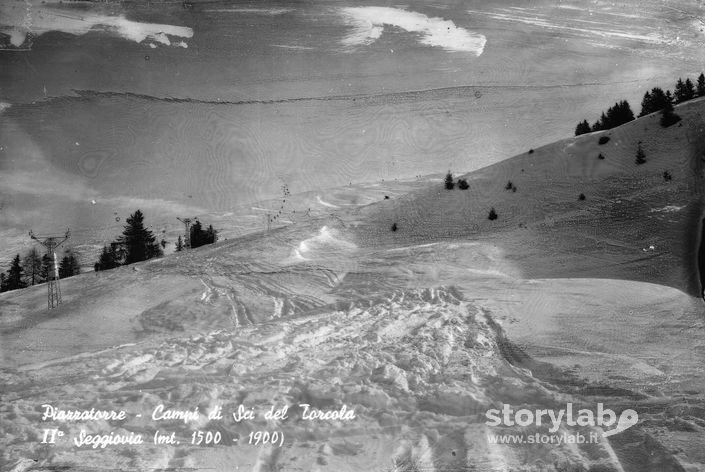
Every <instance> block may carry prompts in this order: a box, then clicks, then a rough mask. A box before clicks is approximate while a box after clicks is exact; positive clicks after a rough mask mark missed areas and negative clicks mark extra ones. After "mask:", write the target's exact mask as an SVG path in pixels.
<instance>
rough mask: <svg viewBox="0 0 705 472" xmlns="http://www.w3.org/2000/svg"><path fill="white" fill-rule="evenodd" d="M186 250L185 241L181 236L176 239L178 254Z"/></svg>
mask: <svg viewBox="0 0 705 472" xmlns="http://www.w3.org/2000/svg"><path fill="white" fill-rule="evenodd" d="M183 250H184V241H183V240H182V239H181V235H179V237H178V238H176V252H181V251H183Z"/></svg>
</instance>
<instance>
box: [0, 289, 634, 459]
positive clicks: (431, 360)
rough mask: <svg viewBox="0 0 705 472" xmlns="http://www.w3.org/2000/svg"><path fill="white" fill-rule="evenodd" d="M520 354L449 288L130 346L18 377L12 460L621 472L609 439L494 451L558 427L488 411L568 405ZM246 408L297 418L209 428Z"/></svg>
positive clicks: (7, 418) (10, 375)
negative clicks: (199, 441) (512, 420)
mask: <svg viewBox="0 0 705 472" xmlns="http://www.w3.org/2000/svg"><path fill="white" fill-rule="evenodd" d="M507 343H508V341H507V340H506V338H505V337H504V335H503V334H502V331H501V328H500V327H499V325H497V324H496V323H495V322H494V321H493V320H492V319H491V318H490V316H489V313H487V312H485V311H484V310H481V309H478V308H477V307H476V306H475V305H473V304H471V303H468V302H467V301H464V300H463V297H462V295H461V294H460V293H459V292H458V291H457V290H456V289H453V288H447V287H438V288H428V289H408V290H400V291H394V292H392V293H389V294H387V295H386V296H380V297H378V298H377V299H375V300H358V301H355V302H353V303H351V304H350V305H349V306H347V307H345V308H340V307H337V308H335V307H331V309H329V310H323V311H320V312H319V313H317V314H313V315H311V316H307V317H299V318H293V319H288V320H277V321H273V322H270V323H264V324H258V325H252V326H241V327H239V328H238V329H236V330H217V331H212V332H208V333H203V334H198V335H194V336H189V337H183V338H179V337H176V338H171V339H168V340H166V341H163V342H153V343H151V344H149V343H148V344H147V345H140V346H129V347H123V348H118V349H117V350H115V351H112V352H111V353H97V354H95V355H93V356H83V357H79V358H74V359H70V360H66V361H63V362H59V363H54V364H52V365H44V366H41V365H40V366H34V367H26V368H24V369H23V371H21V372H18V371H14V372H13V371H8V370H5V371H3V372H2V382H3V385H4V392H5V393H4V395H3V400H4V401H3V403H2V406H0V420H1V421H0V423H1V424H3V430H4V434H3V435H2V438H1V439H0V446H1V449H2V451H3V452H2V460H3V461H4V463H5V464H15V465H17V467H22V466H23V465H22V464H25V463H26V461H27V460H28V459H33V458H40V459H39V462H38V463H36V465H35V469H34V470H48V469H51V468H55V467H63V468H74V467H82V468H86V467H88V468H91V467H93V468H101V467H106V466H110V467H116V468H126V469H143V470H144V469H152V468H190V467H198V468H213V469H214V470H237V469H238V468H239V470H274V469H277V468H281V469H283V470H320V471H326V470H330V471H359V470H438V471H441V470H470V469H472V470H482V471H485V470H487V471H489V470H506V468H507V467H509V470H518V469H516V468H514V467H519V466H520V465H522V464H526V463H527V458H528V460H529V463H531V461H532V460H534V459H531V457H534V458H539V457H542V458H544V459H545V458H546V457H550V458H551V459H552V462H551V463H550V464H549V463H546V462H540V464H541V465H542V467H543V468H542V469H541V470H546V471H552V470H566V469H565V468H564V467H565V466H567V465H569V464H575V463H581V464H584V465H585V466H586V467H588V468H589V467H591V466H595V467H601V468H600V470H605V471H619V470H622V469H621V468H620V466H619V461H618V459H617V457H616V456H615V452H614V450H613V448H612V446H611V445H610V443H609V442H608V441H607V440H603V441H601V442H600V443H598V444H591V445H589V447H587V446H583V445H575V444H564V445H561V446H556V445H537V446H536V447H535V448H529V449H527V448H526V445H523V446H522V447H518V446H517V445H502V444H492V443H491V442H490V437H491V436H492V435H494V434H507V433H511V432H519V433H527V432H529V433H533V432H542V433H543V432H545V431H544V429H545V428H544V429H541V428H539V427H533V429H532V428H529V429H528V430H527V429H526V428H524V429H521V428H517V427H497V428H495V427H490V426H488V425H487V424H486V418H485V415H484V414H485V412H486V410H487V409H488V408H493V407H497V408H501V404H502V403H509V404H512V405H529V406H532V407H539V406H541V407H547V408H550V407H558V405H560V404H561V403H562V402H565V401H566V396H564V395H558V394H556V393H553V392H552V391H551V390H550V389H548V388H547V386H546V385H544V384H542V382H540V381H539V380H537V379H535V378H534V377H532V375H531V373H530V372H529V371H528V370H526V369H524V368H521V367H516V366H514V365H512V363H510V362H508V361H507V359H506V358H505V356H504V354H503V352H504V351H506V348H507ZM69 378H70V379H71V381H70V382H66V379H69ZM47 386H51V387H50V388H48V387H47ZM573 401H576V402H580V400H579V399H577V400H573ZM43 404H50V405H52V406H54V407H55V408H61V409H64V410H90V409H91V408H95V409H96V410H98V409H100V410H107V409H110V410H124V411H126V412H127V419H125V420H122V421H113V420H100V421H56V420H54V421H52V420H49V421H44V422H43V421H42V420H41V417H42V415H43V414H44V412H45V410H44V408H43V407H41V408H40V405H43ZM160 404H164V405H165V406H164V408H169V409H174V410H176V409H180V410H191V411H192V410H193V409H194V408H196V407H198V410H199V412H201V413H203V414H199V415H197V417H194V418H191V419H188V420H184V419H170V420H168V421H162V422H160V423H159V424H155V422H154V421H153V420H152V419H151V418H150V415H151V414H152V412H153V411H154V409H155V408H157V407H158V406H159V405H160ZM239 405H244V406H245V408H262V409H267V408H268V407H269V406H270V405H277V408H281V407H282V406H284V405H286V406H287V407H288V411H289V414H288V417H287V419H285V420H276V419H270V420H264V419H262V418H261V417H258V418H257V419H256V420H253V421H252V422H249V423H248V422H240V423H237V422H235V421H233V420H232V419H228V417H227V416H226V418H225V419H223V420H209V419H208V418H207V417H206V414H205V412H208V411H211V410H212V409H213V408H214V407H216V406H221V407H222V408H223V410H224V411H226V412H234V411H236V410H237V409H238V406H239ZM300 405H308V408H309V409H310V411H308V412H307V411H306V410H304V409H303V407H301V406H300ZM313 410H320V411H343V410H345V411H347V412H348V414H350V413H349V412H351V411H352V412H353V416H354V418H347V419H319V420H311V419H310V412H311V411H313ZM137 414H141V415H142V417H137ZM307 415H308V417H307ZM37 425H45V426H46V427H61V428H62V430H63V431H64V432H65V434H66V435H67V436H71V437H75V436H78V435H79V434H80V433H81V431H82V430H83V431H84V432H88V433H90V434H99V433H102V434H107V432H108V431H113V432H115V434H124V435H127V434H128V432H130V433H134V434H141V435H143V437H145V438H147V441H145V444H141V445H117V446H108V447H106V448H104V449H100V448H99V449H93V448H85V447H84V448H77V447H75V446H74V445H72V444H70V443H69V442H68V441H63V442H61V441H60V442H58V443H57V444H56V446H53V447H51V448H47V447H45V446H43V445H41V444H40V441H41V438H40V437H39V435H40V431H41V430H40V429H38V427H37ZM156 428H160V429H162V430H166V429H168V430H169V431H173V432H175V435H176V437H177V438H180V440H181V444H180V445H179V446H178V447H177V446H164V445H159V446H156V445H154V444H152V443H151V438H152V436H153V435H154V432H155V429H156ZM253 429H254V430H258V429H259V430H270V431H279V432H281V433H282V434H283V435H284V438H285V440H284V442H283V445H282V446H281V447H274V446H269V445H268V446H264V447H263V446H250V445H247V443H246V438H247V437H248V435H249V433H250V432H251V431H252V430H253ZM580 429H582V430H584V431H583V432H584V433H585V434H589V433H590V432H594V431H592V430H591V429H590V428H584V427H577V426H576V427H568V426H564V429H562V430H561V432H576V431H577V430H580ZM196 430H208V431H217V432H219V433H220V435H221V437H222V445H219V446H214V447H208V448H204V447H196V446H190V445H188V444H187V441H188V438H191V437H192V434H193V432H194V431H196ZM527 454H529V455H530V456H531V457H528V456H527ZM536 460H538V459H536ZM226 464H227V465H226ZM538 464H539V462H536V465H538ZM36 467H39V469H37V468H36ZM585 470H587V468H586V469H585Z"/></svg>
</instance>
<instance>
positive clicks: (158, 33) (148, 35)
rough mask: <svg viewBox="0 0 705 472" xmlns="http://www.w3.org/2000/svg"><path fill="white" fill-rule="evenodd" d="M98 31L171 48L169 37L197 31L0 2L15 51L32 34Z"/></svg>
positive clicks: (1, 21) (3, 26) (32, 0)
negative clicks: (154, 42)
mask: <svg viewBox="0 0 705 472" xmlns="http://www.w3.org/2000/svg"><path fill="white" fill-rule="evenodd" d="M96 29H99V30H100V29H103V30H105V31H108V32H110V33H113V34H116V35H118V36H120V37H122V38H125V39H128V40H131V41H135V42H138V43H140V42H142V41H144V40H145V39H151V40H153V41H157V42H159V43H161V44H165V45H169V44H170V43H171V41H170V40H169V38H168V37H167V35H168V36H176V37H179V38H191V37H193V30H192V29H191V28H189V27H186V26H174V25H164V24H157V23H140V22H137V21H131V20H128V19H127V18H125V16H124V15H120V16H109V15H101V14H97V13H93V12H91V11H81V12H80V14H79V13H78V12H77V13H73V12H72V11H71V10H66V9H61V10H59V9H55V8H54V7H51V6H46V5H42V4H41V3H40V2H39V1H38V0H28V1H27V2H0V32H1V33H4V34H7V35H9V36H10V43H11V44H12V45H13V46H15V47H19V46H21V45H22V44H23V43H24V42H25V40H26V38H27V34H28V33H33V34H35V35H40V34H43V33H46V32H48V31H62V32H64V33H70V34H75V35H83V34H86V33H88V32H89V31H91V30H96Z"/></svg>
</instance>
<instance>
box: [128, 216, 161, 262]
mask: <svg viewBox="0 0 705 472" xmlns="http://www.w3.org/2000/svg"><path fill="white" fill-rule="evenodd" d="M117 243H118V244H120V246H121V247H122V250H123V251H124V255H125V260H124V263H125V264H132V263H134V262H140V261H146V260H147V259H151V258H153V257H159V256H161V255H163V252H162V248H161V247H159V243H158V242H156V238H155V236H154V234H152V232H151V231H150V230H148V229H147V228H145V226H144V215H143V214H142V212H141V211H140V210H137V211H135V212H134V213H133V214H132V215H130V216H129V217H128V218H127V224H126V225H125V230H124V231H123V232H122V235H121V236H120V237H118V239H117Z"/></svg>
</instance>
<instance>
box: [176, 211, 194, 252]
mask: <svg viewBox="0 0 705 472" xmlns="http://www.w3.org/2000/svg"><path fill="white" fill-rule="evenodd" d="M176 219H177V220H179V221H180V222H182V223H183V224H184V226H185V227H186V234H185V235H184V247H185V248H186V249H191V221H192V220H191V218H179V217H178V216H177V217H176Z"/></svg>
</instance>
